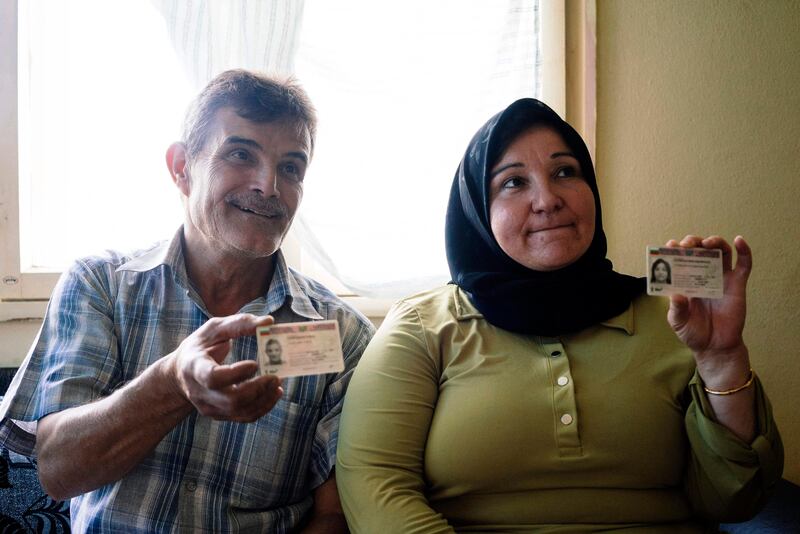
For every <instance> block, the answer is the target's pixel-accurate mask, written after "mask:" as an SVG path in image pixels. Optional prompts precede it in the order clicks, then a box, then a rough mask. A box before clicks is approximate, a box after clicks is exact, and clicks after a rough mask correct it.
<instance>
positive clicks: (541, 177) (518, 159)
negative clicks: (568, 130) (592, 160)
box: [489, 126, 595, 271]
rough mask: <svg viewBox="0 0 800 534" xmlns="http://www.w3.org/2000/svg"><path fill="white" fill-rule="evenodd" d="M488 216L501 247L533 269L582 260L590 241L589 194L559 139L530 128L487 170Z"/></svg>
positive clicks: (542, 129)
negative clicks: (488, 177)
mask: <svg viewBox="0 0 800 534" xmlns="http://www.w3.org/2000/svg"><path fill="white" fill-rule="evenodd" d="M490 180H491V181H490V185H489V192H490V204H489V217H490V223H491V226H492V233H493V234H494V237H495V239H497V242H498V244H499V245H500V248H501V249H503V252H505V253H506V254H508V255H509V256H510V257H511V258H512V259H514V260H515V261H516V262H518V263H520V264H522V265H524V266H525V267H528V268H529V269H533V270H536V271H554V270H556V269H561V268H562V267H566V266H567V265H569V264H571V263H573V262H575V261H576V260H578V258H580V257H581V256H582V255H583V254H584V253H585V252H586V250H587V249H588V248H589V245H590V244H591V243H592V238H593V237H594V226H595V224H594V219H595V206H594V195H593V194H592V190H591V189H590V188H589V184H587V183H586V182H585V181H584V180H583V173H582V171H581V166H580V163H579V162H578V159H577V158H576V157H575V154H574V153H573V151H572V149H570V148H569V147H568V146H567V144H566V143H565V142H564V140H563V139H562V138H561V135H560V134H559V133H558V132H556V131H555V130H554V129H552V128H550V127H547V126H534V127H533V128H531V129H529V130H526V131H525V132H523V133H522V134H521V135H519V137H517V138H516V139H515V140H514V141H513V142H512V143H511V145H510V146H509V147H508V149H506V151H505V152H504V153H503V155H502V156H501V157H500V160H499V161H498V162H497V163H496V164H495V166H494V167H493V168H492V170H491V178H490Z"/></svg>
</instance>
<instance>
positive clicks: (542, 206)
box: [531, 180, 564, 213]
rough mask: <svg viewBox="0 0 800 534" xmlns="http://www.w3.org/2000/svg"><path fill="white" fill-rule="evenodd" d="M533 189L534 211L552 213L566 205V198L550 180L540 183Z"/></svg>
mask: <svg viewBox="0 0 800 534" xmlns="http://www.w3.org/2000/svg"><path fill="white" fill-rule="evenodd" d="M531 191H532V192H531V196H532V198H531V209H532V210H533V212H534V213H550V212H554V211H558V210H560V209H561V208H562V207H564V199H562V198H561V195H559V194H558V191H557V190H556V188H555V186H554V184H553V183H552V182H551V181H550V180H544V181H542V182H540V183H538V184H537V186H536V187H533V188H531Z"/></svg>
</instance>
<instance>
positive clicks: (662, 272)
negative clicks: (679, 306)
mask: <svg viewBox="0 0 800 534" xmlns="http://www.w3.org/2000/svg"><path fill="white" fill-rule="evenodd" d="M647 294H648V295H660V296H667V295H684V296H687V297H692V298H704V299H721V298H722V251H721V250H719V249H706V248H681V247H656V246H648V247H647Z"/></svg>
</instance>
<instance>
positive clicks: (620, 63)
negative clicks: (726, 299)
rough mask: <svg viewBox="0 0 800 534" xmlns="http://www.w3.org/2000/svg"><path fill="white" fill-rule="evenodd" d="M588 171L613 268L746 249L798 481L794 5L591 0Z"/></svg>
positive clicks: (771, 384) (756, 331)
mask: <svg viewBox="0 0 800 534" xmlns="http://www.w3.org/2000/svg"><path fill="white" fill-rule="evenodd" d="M597 170H598V173H597V174H598V179H599V183H600V192H601V196H602V198H603V209H604V225H605V229H606V233H607V234H608V238H609V255H610V257H611V259H612V260H613V261H614V263H615V266H616V267H617V268H618V269H620V270H622V271H625V272H629V273H636V274H639V275H642V276H643V275H644V249H645V246H646V245H648V244H658V243H663V242H665V241H666V240H667V239H669V238H672V237H675V238H680V237H683V236H684V235H686V234H688V233H696V234H700V235H708V234H711V233H718V234H720V235H722V236H724V237H726V238H728V239H731V240H732V239H733V237H734V236H735V235H736V234H737V233H739V234H742V235H743V236H745V238H746V239H747V240H748V241H749V243H750V245H751V246H752V248H753V250H754V271H753V273H752V275H751V278H750V284H749V289H748V297H749V300H748V304H749V309H748V322H747V326H746V330H745V338H746V341H747V344H748V346H749V347H750V354H751V360H752V363H753V367H754V368H755V369H756V371H757V372H758V373H759V375H760V376H761V378H762V380H763V382H764V383H765V385H766V387H767V391H768V392H769V395H770V397H771V399H772V404H773V407H774V411H775V416H776V419H777V421H778V424H779V427H780V429H781V432H782V435H783V438H784V446H785V448H786V468H785V471H784V475H785V476H786V477H787V478H788V479H790V480H792V481H794V482H800V414H798V412H799V411H800V311H799V310H800V2H796V1H794V0H787V1H780V0H765V1H747V0H725V1H710V0H703V1H666V0H628V1H626V0H597Z"/></svg>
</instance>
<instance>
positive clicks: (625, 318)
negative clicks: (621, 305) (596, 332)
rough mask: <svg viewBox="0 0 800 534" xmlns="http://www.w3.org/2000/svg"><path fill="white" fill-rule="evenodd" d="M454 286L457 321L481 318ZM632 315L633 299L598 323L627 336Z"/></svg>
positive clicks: (630, 334) (469, 301) (467, 297)
mask: <svg viewBox="0 0 800 534" xmlns="http://www.w3.org/2000/svg"><path fill="white" fill-rule="evenodd" d="M454 287H455V291H454V292H453V293H454V296H455V308H456V319H457V320H459V321H461V320H464V319H483V314H481V312H480V311H479V310H478V308H476V307H475V305H474V304H473V303H472V301H471V300H470V299H469V296H468V294H467V293H466V292H465V291H464V290H463V289H461V288H460V287H458V286H454ZM633 317H634V314H633V301H631V303H630V305H629V306H628V309H626V310H625V311H624V312H622V313H621V314H619V315H617V316H616V317H612V318H610V319H608V320H606V321H602V322H601V323H600V324H601V325H602V326H605V327H607V328H616V329H619V330H623V331H625V333H627V334H628V335H629V336H632V335H633V334H634V333H635V332H636V328H635V325H634V321H633Z"/></svg>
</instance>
